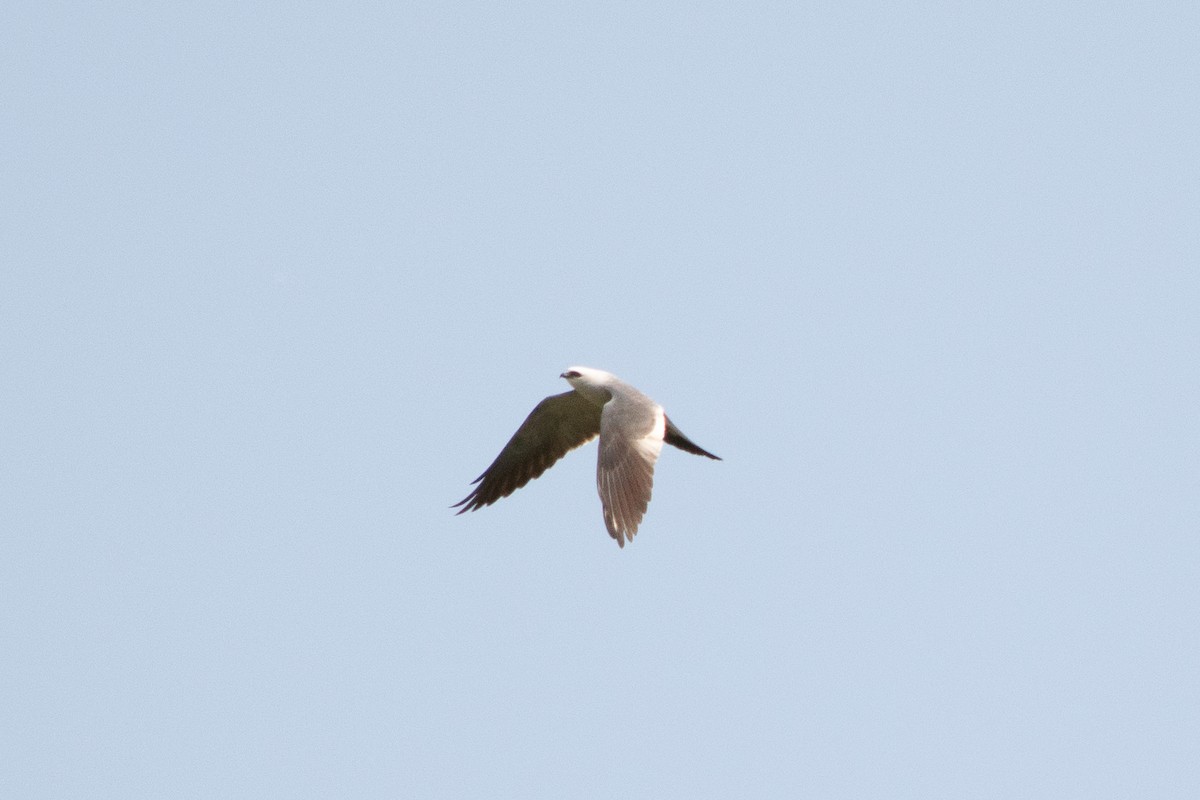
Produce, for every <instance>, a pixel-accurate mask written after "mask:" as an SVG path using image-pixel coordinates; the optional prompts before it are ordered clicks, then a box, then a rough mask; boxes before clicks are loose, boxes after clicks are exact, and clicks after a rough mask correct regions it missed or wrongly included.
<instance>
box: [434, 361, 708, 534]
mask: <svg viewBox="0 0 1200 800" xmlns="http://www.w3.org/2000/svg"><path fill="white" fill-rule="evenodd" d="M559 377H562V378H566V380H567V382H568V383H569V384H571V387H572V390H571V391H569V392H564V393H563V394H556V395H551V396H550V397H547V398H546V399H545V400H543V401H542V402H540V403H538V404H537V406H536V407H535V408H534V409H533V411H532V412H531V413H530V414H529V416H528V417H527V418H526V419H525V422H524V423H522V424H521V427H520V428H518V429H517V432H516V433H515V434H513V437H512V439H510V440H509V442H508V444H507V445H505V446H504V449H503V450H501V451H500V455H498V456H496V460H495V461H493V462H492V464H491V466H489V467H488V468H487V469H486V470H484V472H483V474H482V475H480V476H479V477H478V478H476V479H475V483H476V484H478V485H477V486H476V487H475V488H474V490H472V492H471V493H470V494H469V495H467V496H466V497H465V498H464V499H463V500H461V501H459V502H458V503H456V504H455V506H454V507H458V506H462V508H461V509H460V510H459V512H458V513H459V514H462V513H463V512H466V511H474V510H475V509H477V508H482V507H483V506H487V505H491V504H492V503H494V502H496V501H497V500H499V499H500V498H502V497H507V496H508V495H510V494H512V493H513V492H514V491H516V490H517V489H519V488H521V487H522V486H524V485H525V484H527V483H529V481H531V480H533V479H534V478H536V477H538V476H540V475H541V474H542V473H543V472H545V471H546V470H547V469H549V468H550V467H551V466H552V465H553V464H554V463H555V462H556V461H558V460H559V459H560V458H562V457H563V456H564V455H566V454H567V453H568V452H570V451H571V450H574V449H575V448H576V447H579V446H580V445H583V444H585V443H587V442H589V441H591V440H592V439H594V438H596V437H597V436H599V437H600V452H599V454H598V456H597V460H596V489H597V490H598V491H599V493H600V501H601V504H602V506H603V507H604V524H605V527H606V528H608V533H609V535H610V536H612V537H613V538H614V539H616V540H617V544H618V545H620V546H621V547H624V546H625V540H626V539H632V538H633V535H634V534H635V533H637V529H638V526H639V525H640V524H641V521H642V517H643V516H644V515H645V513H646V507H647V506H648V505H649V503H650V493H651V490H652V488H653V482H654V464H655V462H656V461H657V460H658V454H659V452H660V451H661V450H662V446H663V443H664V442H665V443H667V444H670V445H673V446H675V447H678V448H679V449H681V450H685V451H687V452H689V453H693V454H695V455H702V456H707V457H708V458H712V459H716V460H718V461H719V460H720V459H719V458H718V457H717V456H714V455H713V454H712V453H710V452H708V451H707V450H705V449H703V448H701V447H700V446H699V445H697V444H696V443H694V442H692V441H691V440H690V439H688V438H687V437H686V436H684V435H683V432H682V431H680V430H679V429H678V428H676V427H675V425H674V424H673V423H672V422H671V420H670V419H668V417H667V415H666V413H664V411H663V408H662V406H660V405H659V404H658V403H656V402H654V401H653V400H651V399H650V398H649V397H647V396H646V395H644V394H642V393H641V392H639V391H638V390H637V389H636V388H634V387H633V386H631V385H629V384H628V383H625V382H624V381H622V380H621V379H620V378H618V377H616V376H615V375H612V374H611V373H608V372H604V371H603V370H598V369H592V368H590V367H571V368H569V369H568V370H567V371H566V372H564V373H562V375H560V376H559Z"/></svg>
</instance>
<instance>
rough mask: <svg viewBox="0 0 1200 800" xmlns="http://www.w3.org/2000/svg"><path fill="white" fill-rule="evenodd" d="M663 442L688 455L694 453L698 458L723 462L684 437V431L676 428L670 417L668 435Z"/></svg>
mask: <svg viewBox="0 0 1200 800" xmlns="http://www.w3.org/2000/svg"><path fill="white" fill-rule="evenodd" d="M663 441H664V442H666V443H667V444H669V445H674V446H675V447H678V448H679V449H680V450H684V451H686V452H688V453H693V454H695V455H698V456H708V457H709V458H712V459H716V460H717V461H720V460H721V457H720V456H714V455H713V454H712V453H710V452H708V451H707V450H705V449H704V448H703V447H701V446H700V445H698V444H696V443H695V442H693V441H692V440H691V439H689V438H687V437H686V436H684V435H683V431H681V430H679V428H676V427H675V423H674V422H671V418H670V417H667V433H666V436H664V437H663Z"/></svg>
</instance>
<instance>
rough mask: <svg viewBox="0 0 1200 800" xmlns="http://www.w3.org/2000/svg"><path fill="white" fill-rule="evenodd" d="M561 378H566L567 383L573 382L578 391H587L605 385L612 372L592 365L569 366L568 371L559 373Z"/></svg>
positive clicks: (572, 384)
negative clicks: (594, 367) (593, 367)
mask: <svg viewBox="0 0 1200 800" xmlns="http://www.w3.org/2000/svg"><path fill="white" fill-rule="evenodd" d="M558 377H560V378H566V379H567V383H569V384H571V386H572V387H574V389H575V390H576V391H579V392H583V393H585V394H586V393H587V390H588V389H596V388H599V387H601V386H604V385H605V384H606V383H608V382H609V380H611V379H612V377H613V376H612V374H611V373H608V372H605V371H604V370H602V369H592V368H591V367H567V371H566V372H564V373H562V374H561V375H559V376H558Z"/></svg>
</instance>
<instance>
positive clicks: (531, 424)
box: [451, 390, 600, 514]
mask: <svg viewBox="0 0 1200 800" xmlns="http://www.w3.org/2000/svg"><path fill="white" fill-rule="evenodd" d="M599 433H600V407H599V406H597V405H595V404H593V403H591V402H589V401H588V400H587V399H586V398H584V396H583V395H581V394H579V393H578V392H576V391H574V390H571V391H569V392H564V393H563V394H555V395H551V396H550V397H547V398H546V399H545V400H543V401H542V402H540V403H538V404H537V407H536V408H534V409H533V411H531V412H530V414H529V416H528V417H526V418H525V421H524V422H522V423H521V427H520V428H517V432H516V433H514V434H513V437H512V438H511V439H509V440H508V444H506V445H504V449H503V450H501V451H500V455H498V456H496V460H495V461H493V462H492V465H491V466H490V467H488V468H487V469H485V470H484V471H483V474H482V475H480V476H479V477H478V478H476V479H475V480H474V481H472V483H477V484H479V485H478V486H476V487H475V488H474V490H472V491H471V493H470V494H469V495H467V496H466V497H464V498H463V499H462V500H460V501H459V502H457V503H455V504H454V505H453V506H451V508H458V506H462V509H460V510H459V512H458V513H459V514H462V513H463V512H464V511H474V510H475V509H477V508H482V507H483V506H490V505H491V504H492V503H494V502H496V501H497V500H499V499H500V498H501V497H508V496H509V495H510V494H512V493H513V492H515V491H516V490H517V489H520V488H521V487H522V486H524V485H525V484H527V483H529V482H530V481H531V480H533V479H534V478H536V477H538V476H539V475H541V474H542V473H543V472H545V471H546V470H548V469H549V468H550V467H551V466H553V464H554V462H556V461H558V460H559V459H560V458H562V457H563V456H565V455H566V454H567V453H568V452H569V451H571V450H574V449H575V448H576V447H579V446H580V445H581V444H585V443H586V442H589V441H591V440H592V439H594V438H595V437H596V436H597V435H598V434H599Z"/></svg>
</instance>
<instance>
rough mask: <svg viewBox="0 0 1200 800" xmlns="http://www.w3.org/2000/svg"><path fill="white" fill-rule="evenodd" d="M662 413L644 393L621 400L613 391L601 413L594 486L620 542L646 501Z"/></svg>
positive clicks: (659, 447)
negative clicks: (634, 397)
mask: <svg viewBox="0 0 1200 800" xmlns="http://www.w3.org/2000/svg"><path fill="white" fill-rule="evenodd" d="M665 430H666V415H665V414H663V410H662V408H661V407H660V406H658V405H657V404H655V403H653V402H651V401H650V400H649V399H648V398H645V397H641V398H639V401H628V402H622V399H621V398H619V397H615V398H614V399H613V400H611V401H610V402H608V403H607V404H606V405H605V406H604V411H603V413H602V414H601V417H600V453H599V456H598V458H597V462H596V488H597V489H598V490H599V492H600V503H601V505H602V506H603V507H604V525H605V527H607V528H608V534H609V536H611V537H613V538H614V539H616V540H617V544H618V545H620V546H621V547H624V546H625V540H626V539H633V535H634V534H635V533H637V529H638V525H640V524H641V522H642V517H643V516H644V515H645V514H646V507H647V506H648V505H650V492H651V490H652V489H653V487H654V462H655V461H657V460H658V454H659V452H660V451H661V450H662V446H663V435H664V433H665Z"/></svg>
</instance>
